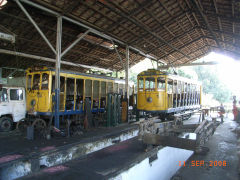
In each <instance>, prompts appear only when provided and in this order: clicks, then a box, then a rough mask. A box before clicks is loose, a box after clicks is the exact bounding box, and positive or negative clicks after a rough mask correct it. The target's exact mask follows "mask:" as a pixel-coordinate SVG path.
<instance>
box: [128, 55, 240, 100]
mask: <svg viewBox="0 0 240 180" xmlns="http://www.w3.org/2000/svg"><path fill="white" fill-rule="evenodd" d="M202 61H205V62H209V61H217V62H219V64H218V65H214V67H213V70H214V71H216V73H217V76H218V77H219V79H220V80H222V81H223V83H224V84H226V86H227V87H228V88H229V89H231V90H232V92H233V93H234V94H235V95H237V96H238V97H240V59H239V60H234V59H232V58H231V57H228V56H224V55H221V54H217V53H214V52H212V53H210V54H208V55H207V56H205V57H203V58H202V59H199V60H198V62H202ZM149 68H153V65H152V62H151V61H150V60H149V59H147V58H146V59H145V60H143V61H142V62H140V63H138V64H136V65H134V66H133V67H132V68H131V71H133V72H136V73H140V72H142V71H144V70H147V69H149ZM154 68H156V65H155V67H154ZM182 69H183V70H184V71H185V72H186V73H188V72H189V73H190V72H191V71H192V70H191V68H189V67H184V68H182ZM190 74H192V73H190Z"/></svg>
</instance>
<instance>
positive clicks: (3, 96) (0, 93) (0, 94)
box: [0, 88, 8, 102]
mask: <svg viewBox="0 0 240 180" xmlns="http://www.w3.org/2000/svg"><path fill="white" fill-rule="evenodd" d="M7 100H8V95H7V89H6V88H1V89H0V102H6V101H7Z"/></svg>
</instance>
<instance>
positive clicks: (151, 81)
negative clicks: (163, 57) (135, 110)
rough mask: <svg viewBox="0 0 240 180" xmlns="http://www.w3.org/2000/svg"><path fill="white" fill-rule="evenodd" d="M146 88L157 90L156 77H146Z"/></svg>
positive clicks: (147, 89)
mask: <svg viewBox="0 0 240 180" xmlns="http://www.w3.org/2000/svg"><path fill="white" fill-rule="evenodd" d="M145 90H146V91H154V90H155V78H153V77H148V78H146V79H145Z"/></svg>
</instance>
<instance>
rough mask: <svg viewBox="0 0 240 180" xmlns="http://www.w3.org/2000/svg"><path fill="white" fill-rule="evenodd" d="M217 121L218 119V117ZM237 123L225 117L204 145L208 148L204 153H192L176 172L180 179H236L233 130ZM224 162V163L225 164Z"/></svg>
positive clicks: (236, 162) (236, 169) (236, 167)
mask: <svg viewBox="0 0 240 180" xmlns="http://www.w3.org/2000/svg"><path fill="white" fill-rule="evenodd" d="M218 121H220V120H219V119H218ZM236 126H237V123H236V122H235V121H233V120H232V119H231V117H228V118H225V119H224V123H223V124H220V125H219V126H218V128H217V130H216V131H215V133H214V135H213V136H212V137H211V138H210V140H209V141H208V142H207V144H206V145H205V146H206V147H208V148H209V149H210V151H209V152H208V153H207V154H206V155H193V156H192V157H191V158H190V159H189V160H188V162H186V165H185V167H184V166H183V167H182V168H181V169H180V170H179V172H178V173H177V174H176V176H175V178H176V179H182V180H192V179H194V180H205V179H216V180H238V179H240V176H239V174H238V156H237V137H236V134H235V132H234V129H235V127H236ZM225 162H226V165H225Z"/></svg>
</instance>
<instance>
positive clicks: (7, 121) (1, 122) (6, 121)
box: [0, 117, 13, 132]
mask: <svg viewBox="0 0 240 180" xmlns="http://www.w3.org/2000/svg"><path fill="white" fill-rule="evenodd" d="M12 126H13V123H12V119H11V118H9V117H2V118H0V131H4V132H7V131H10V130H12Z"/></svg>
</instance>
